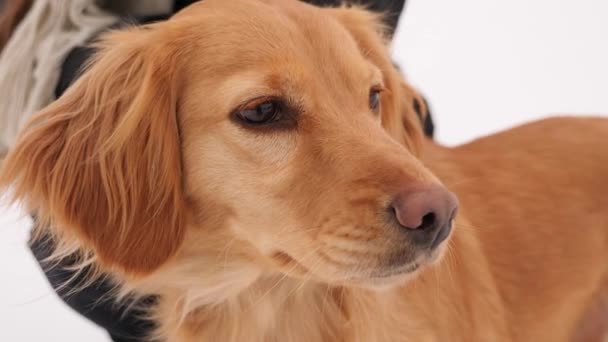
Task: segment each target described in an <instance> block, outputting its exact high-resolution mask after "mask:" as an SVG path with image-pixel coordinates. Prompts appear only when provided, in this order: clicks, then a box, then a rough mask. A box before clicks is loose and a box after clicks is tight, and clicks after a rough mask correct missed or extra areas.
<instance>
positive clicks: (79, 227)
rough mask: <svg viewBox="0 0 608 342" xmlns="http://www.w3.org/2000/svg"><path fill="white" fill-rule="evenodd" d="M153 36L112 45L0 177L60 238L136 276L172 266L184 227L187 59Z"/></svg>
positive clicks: (111, 40) (36, 122)
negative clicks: (181, 124)
mask: <svg viewBox="0 0 608 342" xmlns="http://www.w3.org/2000/svg"><path fill="white" fill-rule="evenodd" d="M156 33H157V30H155V29H154V27H144V28H134V29H130V30H125V31H117V32H112V33H109V34H108V35H106V36H105V38H103V39H102V40H101V42H100V43H99V44H98V46H97V47H98V49H99V51H98V52H97V54H96V57H95V58H94V60H93V62H92V63H91V64H90V67H89V68H88V70H87V71H86V72H85V73H84V74H83V76H82V77H81V78H80V79H79V80H78V81H77V82H76V83H75V84H74V85H73V86H72V87H70V88H69V89H68V90H67V92H66V93H65V94H64V95H63V96H62V97H61V98H59V99H58V100H56V101H55V102H54V103H52V104H51V105H49V106H48V107H46V108H45V109H43V110H42V111H41V112H40V113H38V114H37V115H36V116H35V117H34V118H33V119H32V120H31V121H30V123H29V124H28V125H27V127H26V128H25V129H24V130H23V132H22V133H21V136H20V138H19V139H18V142H17V144H16V146H15V147H14V148H13V150H12V151H11V152H10V154H9V155H8V157H7V159H6V161H5V163H4V165H3V170H2V173H1V174H0V186H4V187H5V188H6V187H7V186H9V185H14V193H15V199H17V200H24V201H25V203H26V204H27V206H28V208H29V209H30V210H35V211H36V212H37V214H38V215H39V218H40V219H42V220H43V222H45V223H47V224H48V225H49V227H52V228H53V230H55V232H58V233H60V234H62V235H66V234H65V233H67V235H69V236H76V237H77V238H78V239H79V241H80V244H81V245H82V246H84V248H85V249H88V250H89V251H92V252H93V253H94V255H95V257H96V258H97V260H98V261H99V262H100V263H102V264H103V265H105V266H106V267H111V268H114V269H117V270H118V271H123V272H128V273H129V274H134V275H137V274H140V275H141V274H146V273H149V272H150V271H152V270H154V269H155V268H157V267H158V266H160V265H161V264H162V263H164V262H165V261H167V259H169V258H170V257H171V256H172V255H173V254H174V253H175V251H176V250H177V248H178V247H179V245H180V242H181V240H182V238H183V235H184V225H185V206H184V198H183V191H182V190H183V189H182V168H181V156H180V140H179V129H178V119H177V91H178V90H177V87H178V83H179V76H178V75H179V65H180V63H179V62H177V58H178V54H179V53H181V52H180V51H179V50H178V49H173V48H172V46H171V45H172V44H171V41H170V40H169V39H166V41H167V43H163V41H164V40H163V37H158V36H157V34H156ZM163 34H164V33H163ZM164 38H167V37H164Z"/></svg>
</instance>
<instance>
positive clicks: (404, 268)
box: [372, 262, 420, 278]
mask: <svg viewBox="0 0 608 342" xmlns="http://www.w3.org/2000/svg"><path fill="white" fill-rule="evenodd" d="M418 267H420V264H418V263H417V262H415V263H412V264H407V265H404V266H402V267H397V268H393V269H390V270H387V271H383V272H375V273H374V274H372V277H374V278H390V277H393V276H396V275H400V274H406V273H411V272H414V271H416V270H417V269H418Z"/></svg>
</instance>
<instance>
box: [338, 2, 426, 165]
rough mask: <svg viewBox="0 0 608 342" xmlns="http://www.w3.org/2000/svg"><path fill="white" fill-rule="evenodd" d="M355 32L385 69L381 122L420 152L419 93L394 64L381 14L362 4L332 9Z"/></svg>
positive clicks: (369, 54) (365, 51)
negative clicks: (406, 81) (408, 84)
mask: <svg viewBox="0 0 608 342" xmlns="http://www.w3.org/2000/svg"><path fill="white" fill-rule="evenodd" d="M329 10H330V11H332V12H333V14H334V15H335V17H336V18H337V19H338V21H339V22H340V23H342V25H344V27H346V29H347V30H348V31H349V32H350V34H351V35H352V36H353V38H354V39H355V41H356V42H357V44H358V45H359V48H360V49H361V52H362V53H363V55H364V56H366V57H367V58H368V59H369V60H370V61H371V62H372V63H374V64H375V65H376V66H377V67H378V68H379V69H380V70H381V72H382V74H383V77H384V86H385V88H386V90H387V91H385V92H384V93H383V94H382V100H381V101H382V102H381V108H382V124H383V126H384V128H385V129H386V130H387V131H388V132H389V133H390V134H391V135H392V136H393V137H394V138H395V139H397V140H399V141H400V142H401V143H403V144H405V145H406V146H408V147H409V148H410V150H411V151H412V152H413V153H415V154H417V153H418V152H419V148H420V141H421V139H422V136H423V132H422V127H421V124H420V122H419V119H418V117H417V115H416V112H415V110H414V106H413V104H414V97H416V96H418V95H416V93H415V92H414V91H413V89H412V88H411V87H409V86H407V84H406V83H405V81H404V80H403V77H402V76H401V74H400V73H399V71H398V70H397V68H396V67H395V65H394V64H393V61H392V60H391V58H390V56H391V55H390V52H389V48H388V38H387V37H388V35H387V34H386V32H388V30H387V28H386V27H385V26H384V25H383V20H382V15H381V14H378V13H373V12H370V11H367V10H365V9H363V8H360V7H356V6H355V7H341V8H335V9H329Z"/></svg>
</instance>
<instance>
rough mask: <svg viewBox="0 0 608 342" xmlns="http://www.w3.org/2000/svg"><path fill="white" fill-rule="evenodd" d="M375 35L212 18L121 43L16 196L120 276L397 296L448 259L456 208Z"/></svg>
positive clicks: (214, 6)
mask: <svg viewBox="0 0 608 342" xmlns="http://www.w3.org/2000/svg"><path fill="white" fill-rule="evenodd" d="M378 19H379V18H378V17H377V16H376V15H374V14H371V13H369V12H367V11H365V10H362V9H358V8H333V9H329V8H327V9H320V8H316V7H313V6H309V5H306V4H303V3H300V2H297V1H276V2H262V1H254V0H251V1H245V0H243V1H219V0H218V1H213V0H206V1H203V2H201V3H199V4H196V5H193V6H191V7H189V8H187V9H186V10H184V11H183V12H181V13H179V14H178V15H176V16H175V17H174V18H172V19H171V20H169V21H167V22H162V23H158V24H154V25H149V26H144V27H141V28H133V29H129V30H125V31H118V32H114V33H110V34H108V35H107V36H106V37H105V38H104V39H103V40H102V42H101V43H100V44H99V49H100V50H99V52H98V54H97V56H96V58H95V60H94V61H93V62H92V64H91V66H90V68H89V69H88V70H87V71H86V73H85V74H84V75H83V76H82V77H81V79H80V80H79V81H77V83H76V84H75V85H73V86H72V87H71V88H70V89H69V90H68V92H67V93H66V94H65V95H64V96H62V97H61V98H60V99H58V100H57V101H55V102H54V103H52V104H51V105H50V106H48V107H47V108H45V109H44V110H42V111H41V112H40V113H39V114H38V115H37V116H36V118H35V119H34V120H33V121H32V122H31V124H30V125H29V126H28V127H27V128H26V129H25V131H24V132H23V134H22V135H21V138H20V140H19V142H18V144H17V145H16V147H15V148H14V149H13V151H12V152H11V154H10V155H9V157H8V159H7V161H6V163H5V165H4V170H3V175H2V176H3V178H2V182H3V183H4V184H8V183H12V184H14V185H15V188H14V189H15V193H16V197H17V198H19V199H24V200H25V201H26V203H28V204H29V206H30V208H31V209H33V210H37V212H38V214H39V215H40V217H41V218H42V219H45V222H47V223H49V224H50V225H51V226H52V227H54V228H53V229H54V230H55V231H56V232H57V233H59V235H60V237H59V238H72V237H75V238H76V239H77V240H78V241H79V243H80V245H81V246H82V248H83V249H85V250H90V251H92V253H93V254H94V255H95V257H96V258H97V261H98V262H99V263H100V264H101V265H102V267H103V268H105V269H107V270H115V271H118V272H119V273H122V274H126V275H131V276H133V275H139V276H148V275H151V274H154V273H155V272H157V271H159V270H161V269H163V270H165V271H167V270H173V271H176V272H177V270H180V271H179V272H182V274H183V272H186V273H187V274H190V275H197V276H200V277H201V278H204V279H208V280H213V281H217V280H218V279H220V281H221V279H225V277H228V276H227V274H237V275H238V277H241V278H243V277H245V278H247V277H249V278H251V279H254V278H256V277H259V276H260V275H262V274H271V273H275V274H276V273H284V274H288V275H290V276H295V277H298V276H303V277H312V278H314V279H317V280H319V281H323V282H328V283H350V284H358V285H374V284H382V283H387V282H391V281H393V280H394V279H396V278H399V277H400V276H403V275H404V274H408V273H411V272H413V271H414V270H415V269H416V268H417V267H418V266H419V265H421V264H424V263H426V262H428V261H429V260H431V259H433V258H434V257H435V256H436V255H437V254H438V253H439V251H440V250H441V246H442V244H441V242H442V241H444V240H445V239H446V237H447V236H448V235H449V231H450V226H451V221H452V218H453V215H454V211H455V208H456V200H455V198H454V197H453V195H452V194H451V193H449V192H448V191H446V190H445V189H444V188H443V187H442V186H441V184H440V182H439V181H438V180H437V179H436V178H435V177H434V176H433V174H432V173H431V172H429V171H428V170H427V169H426V168H425V167H424V166H423V165H422V164H421V162H420V161H419V160H418V159H417V157H416V154H417V148H418V147H417V145H418V143H419V142H420V139H421V130H420V127H419V123H418V119H417V117H416V114H415V113H414V109H413V107H414V106H413V104H414V97H415V95H414V93H413V92H412V91H411V89H410V88H409V87H408V86H407V85H406V84H405V83H404V82H403V81H402V79H401V77H400V76H399V74H398V72H397V71H396V70H395V69H394V67H393V64H392V62H391V59H390V57H389V54H388V51H387V48H386V46H385V43H384V41H383V38H382V26H381V25H380V23H379V20H378ZM216 284H217V282H216Z"/></svg>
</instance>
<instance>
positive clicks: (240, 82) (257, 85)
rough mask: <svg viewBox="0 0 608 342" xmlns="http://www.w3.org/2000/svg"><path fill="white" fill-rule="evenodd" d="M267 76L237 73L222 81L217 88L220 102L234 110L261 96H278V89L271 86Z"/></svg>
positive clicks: (255, 73)
mask: <svg viewBox="0 0 608 342" xmlns="http://www.w3.org/2000/svg"><path fill="white" fill-rule="evenodd" d="M267 80H268V77H267V75H264V74H262V73H258V72H249V73H238V74H237V75H233V76H231V77H228V78H226V79H224V80H223V81H222V82H221V83H220V84H219V85H218V87H217V89H218V92H219V94H220V96H222V97H223V99H222V102H223V103H226V104H227V106H228V107H230V108H234V107H236V106H238V105H239V104H241V103H242V102H243V101H244V100H247V99H252V98H256V97H263V96H279V95H281V91H280V89H279V88H278V87H273V86H271V85H270V84H269V83H268V82H267Z"/></svg>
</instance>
